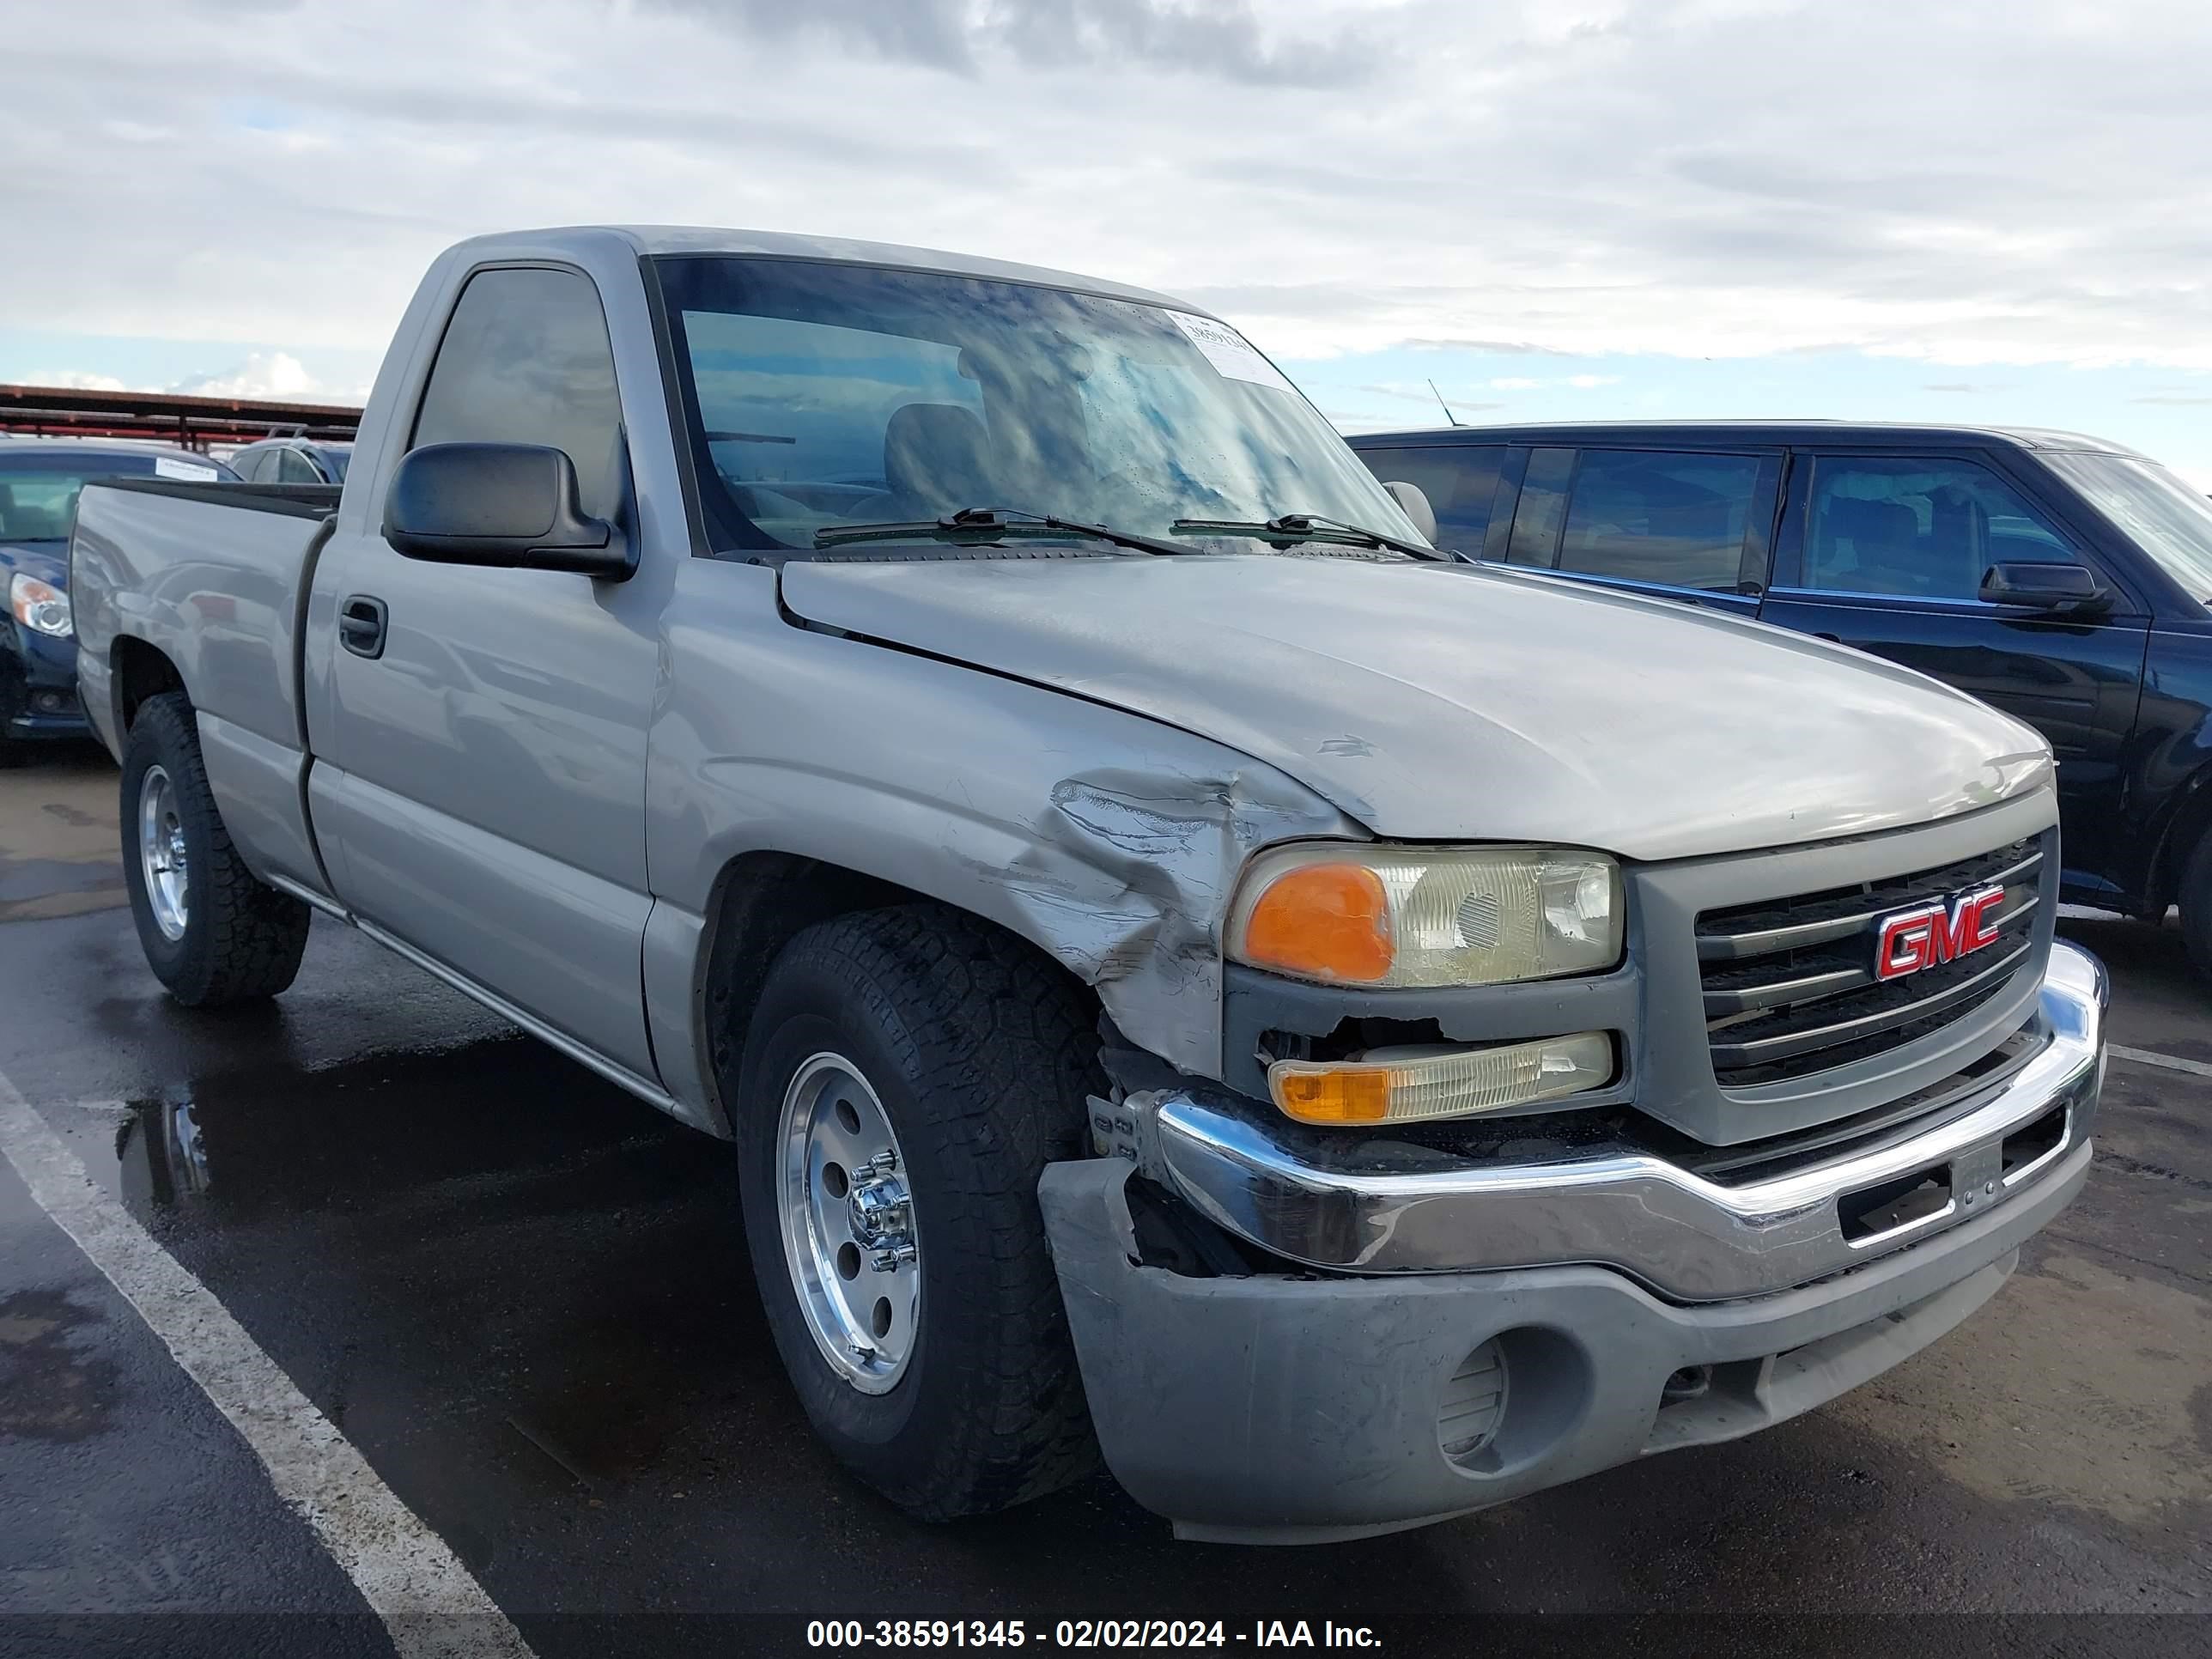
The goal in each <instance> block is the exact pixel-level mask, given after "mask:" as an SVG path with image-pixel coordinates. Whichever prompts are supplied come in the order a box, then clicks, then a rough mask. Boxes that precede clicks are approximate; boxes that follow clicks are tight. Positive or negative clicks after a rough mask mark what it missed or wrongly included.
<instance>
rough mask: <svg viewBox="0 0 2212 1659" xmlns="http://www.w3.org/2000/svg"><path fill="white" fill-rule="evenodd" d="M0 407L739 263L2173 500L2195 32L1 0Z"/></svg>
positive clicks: (1601, 15)
mask: <svg viewBox="0 0 2212 1659" xmlns="http://www.w3.org/2000/svg"><path fill="white" fill-rule="evenodd" d="M5 38H6V47H5V61H6V64H7V68H6V80H5V84H6V88H7V92H8V98H7V102H6V106H5V111H4V116H0V121H4V130H5V131H6V134H7V138H8V143H7V160H6V161H5V163H4V164H0V224H4V225H5V227H6V229H7V232H8V235H7V239H6V240H7V258H5V259H4V260H0V381H21V380H33V381H44V382H49V383H51V382H54V381H58V380H81V381H86V382H90V383H95V384H114V383H120V384H122V385H126V386H146V387H178V388H184V389H197V390H228V389H236V390H238V391H241V392H272V393H278V394H285V395H292V396H297V397H303V398H356V397H358V396H359V395H361V393H362V392H363V391H364V390H365V389H366V387H367V385H368V381H369V380H370V378H371V376H372V375H373V374H374V366H375V363H376V361H377V358H378V356H379V355H380V351H381V349H382V346H383V344H384V342H385V340H386V337H387V336H388V335H389V333H390V331H391V330H392V325H393V324H394V323H395V322H396V321H397V319H398V315H399V313H400V310H401V308H402V307H403V306H404V303H405V301H406V298H407V295H408V293H409V291H410V289H411V288H412V286H413V283H414V281H415V278H416V276H417V275H419V273H420V270H421V268H422V265H423V264H424V262H425V261H426V260H427V259H428V258H429V257H430V255H431V254H432V253H433V252H435V251H436V250H437V249H438V248H439V247H441V246H443V245H444V244H446V243H447V242H450V241H452V240H455V239H457V238H459V237H461V236H465V235H468V234H473V233H475V232H478V231H483V230H487V229H493V228H511V227H514V226H518V225H524V224H533V223H563V222H606V221H623V220H629V221H646V222H692V223H704V224H726V225H744V226H750V227H760V228H775V229H792V230H802V231H811V232H819V233H824V234H837V235H847V236H858V237H865V238H873V239H878V240H892V241H904V242H915V243H921V244H924V245H930V246H941V247H952V248H957V249H960V250H963V251H965V252H976V253H986V254H995V255H1000V256H1003V257H1007V258H1018V259H1025V260H1030V261H1035V262H1038V263H1044V264H1054V265H1060V266H1066V267H1070V268H1073V269H1075V270H1088V271H1091V272H1095V273H1097V274H1098V275H1101V276H1113V277H1117V278H1121V279H1124V280H1127V281H1133V282H1137V283H1144V284H1146V285H1149V286H1152V287H1156V288H1160V289H1166V290H1168V291H1169V292H1171V293H1176V294H1180V295H1185V296H1188V297H1190V298H1193V299H1195V300H1197V301H1201V302H1203V303H1205V304H1206V305H1208V306H1209V307H1212V309H1214V310H1216V311H1218V312H1219V313H1222V314H1223V315H1225V316H1226V317H1228V318H1229V319H1231V320H1232V321H1234V322H1236V323H1237V325H1239V326H1240V327H1242V328H1243V330H1244V331H1245V332H1246V333H1248V334H1249V335H1250V336H1251V337H1253V338H1254V339H1255V342H1256V343H1259V344H1260V345H1261V348H1262V349H1266V350H1267V351H1269V352H1270V353H1271V354H1272V355H1273V356H1275V357H1276V358H1277V359H1278V360H1279V362H1282V364H1283V365H1284V367H1285V368H1286V369H1287V370H1288V371H1289V373H1290V374H1291V375H1292V377H1293V378H1294V379H1296V380H1297V381H1298V382H1299V383H1300V384H1301V385H1302V386H1304V388H1305V389H1306V391H1307V392H1309V394H1310V395H1311V396H1312V397H1313V398H1314V399H1315V401H1316V403H1318V404H1320V405H1321V406H1322V409H1323V410H1326V411H1328V414H1329V415H1330V416H1332V417H1333V418H1334V419H1336V420H1337V421H1338V422H1339V423H1340V424H1341V425H1343V426H1344V427H1346V428H1376V427H1389V426H1397V425H1405V424H1413V425H1419V424H1425V423H1431V422H1434V421H1435V420H1436V419H1437V408H1436V404H1435V400H1434V398H1432V397H1431V394H1430V392H1429V389H1428V385H1427V382H1429V381H1430V380H1434V381H1435V382H1436V384H1437V386H1438V387H1439V388H1440V389H1441V391H1442V392H1443V395H1444V397H1445V398H1447V399H1449V402H1450V403H1451V404H1452V406H1453V407H1454V409H1455V410H1456V411H1457V412H1458V414H1459V416H1460V417H1461V418H1462V419H1463V420H1466V421H1468V422H1481V421H1490V420H1512V419H1523V418H1552V417H1562V416H1570V417H1601V416H1714V415H1832V416H1855V417H1899V418H1911V419H1941V420H1972V421H1998V422H2029V423H2034V424H2039V425H2058V426H2067V427H2073V428H2081V429H2085V430H2088V431H2092V432H2097V433H2100V434H2103V435H2108V436H2110V437H2113V438H2116V439H2118V440H2121V441H2126V442H2130V443H2133V444H2135V445H2136V446H2137V447H2142V448H2143V449H2146V450H2148V451H2149V452H2150V453H2153V454H2154V455H2157V456H2160V457H2161V458H2163V459H2166V460H2168V461H2170V462H2172V463H2173V464H2174V465H2177V466H2179V467H2180V468H2182V469H2183V470H2184V471H2186V472H2188V473H2189V474H2190V475H2191V477H2196V478H2197V479H2198V480H2200V481H2202V482H2203V483H2206V484H2207V485H2208V486H2212V165H2208V158H2212V97H2208V93H2207V79H2206V66H2207V64H2212V7H2208V6H2206V5H2204V4H2203V3H2202V0H2190V3H2180V4H2164V3H2126V0H2105V3H2093V4H2077V3H2060V0H1998V3H1980V0H1917V3H1912V4H1892V3H1887V0H1807V3H1799V0H1528V3H1524V0H1364V3H1362V0H1266V3H1259V0H1254V3H1239V0H1221V3H1209V0H526V3H506V4H502V3H475V0H470V3H455V0H435V3H434V0H348V3H324V0H299V3H283V0H222V3H220V4H212V3H210V4H199V3H146V4H138V3H131V0H70V3H67V4H59V3H55V4H37V5H32V4H19V5H15V6H11V7H10V8H9V11H8V18H7V31H6V37H5Z"/></svg>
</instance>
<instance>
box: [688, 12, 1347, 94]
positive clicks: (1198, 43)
mask: <svg viewBox="0 0 2212 1659" xmlns="http://www.w3.org/2000/svg"><path fill="white" fill-rule="evenodd" d="M650 3H651V4H653V6H655V7H658V8H659V9H665V10H668V11H671V12H675V13H678V14H680V15H687V16H691V17H696V18H698V19H700V20H702V21H705V22H708V23H709V24H712V25H714V27H720V28H723V29H726V30H728V31H730V32H731V33H734V34H737V35H738V36H740V37H742V38H744V39H746V40H757V41H763V42H768V43H771V44H776V45H782V46H799V45H802V44H805V43H807V42H810V41H813V42H821V43H825V44H829V45H832V46H851V47H857V48H859V49H860V51H863V52H867V53H868V54H870V55H871V56H872V57H876V58H884V59H889V60H891V61H894V62H904V63H910V64H921V65H924V66H927V67H929V68H932V69H939V70H951V71H952V72H954V73H956V74H960V75H963V76H969V77H971V78H980V77H981V76H984V75H985V74H987V73H988V72H989V71H990V70H993V69H994V68H995V67H997V64H998V63H999V62H1001V61H1003V62H1009V63H1011V64H1015V65H1018V66H1019V67H1022V68H1024V69H1052V70H1068V69H1071V68H1084V67H1092V66H1098V65H1108V66H1113V67H1117V68H1118V67H1121V66H1123V65H1127V64H1142V65H1144V66H1146V68H1148V69H1154V70H1169V71H1171V72H1174V73H1177V74H1182V75H1187V76H1197V77H1200V78H1217V79H1225V80H1230V81H1237V82H1246V83H1249V84H1251V85H1255V86H1291V87H1328V86H1344V85H1348V84H1351V83H1352V82H1358V81H1363V80H1365V79H1367V78H1369V77H1370V76H1372V75H1373V74H1374V73H1375V72H1376V70H1377V69H1378V68H1379V67H1380V64H1381V63H1382V60H1383V52H1382V51H1381V49H1380V47H1379V46H1378V45H1377V44H1376V41H1375V40H1372V39H1371V38H1370V37H1368V36H1367V35H1365V34H1364V33H1363V32H1362V31H1360V30H1358V28H1356V27H1352V26H1350V25H1348V24H1347V25H1345V26H1340V27H1338V28H1337V29H1335V30H1334V31H1333V32H1331V33H1328V34H1326V35H1324V36H1322V37H1321V38H1311V37H1307V38H1293V39H1287V40H1286V39H1280V38H1271V37H1270V35H1269V34H1268V33H1267V31H1266V30H1265V29H1263V28H1262V27H1261V21H1260V15H1259V13H1258V11H1257V10H1256V9H1255V8H1254V7H1253V6H1252V5H1251V4H1249V3H1247V0H1231V3H1218V0H1217V3H1210V4H1209V3H1198V0H1183V3H1177V0H806V3H804V4H793V3H792V0H650Z"/></svg>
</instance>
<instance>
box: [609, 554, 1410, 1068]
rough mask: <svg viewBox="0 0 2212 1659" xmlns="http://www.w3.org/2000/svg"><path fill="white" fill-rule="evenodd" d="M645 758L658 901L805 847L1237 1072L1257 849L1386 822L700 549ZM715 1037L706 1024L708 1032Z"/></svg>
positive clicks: (1123, 1018)
mask: <svg viewBox="0 0 2212 1659" xmlns="http://www.w3.org/2000/svg"><path fill="white" fill-rule="evenodd" d="M676 588H677V591H676V593H675V595H674V596H673V599H672V602H671V605H670V606H669V608H668V612H667V615H668V622H667V623H666V625H665V643H664V647H663V649H664V651H665V653H666V657H667V660H666V662H665V671H664V673H663V676H662V685H663V688H664V690H663V697H662V706H661V707H660V708H659V710H658V711H657V713H656V716H655V720H654V723H653V734H652V744H651V761H650V764H649V766H648V769H647V866H648V871H649V875H650V879H651V883H652V887H653V892H654V894H655V895H656V896H658V897H659V898H661V899H662V900H664V901H665V902H670V903H672V904H675V905H678V906H680V907H682V908H684V909H686V910H688V911H689V912H690V913H691V914H693V915H702V916H703V915H705V914H706V911H707V908H708V904H709V902H711V898H712V895H713V893H714V886H715V882H716V879H717V878H718V877H719V875H720V872H722V871H723V870H724V869H725V868H726V867H727V866H728V865H729V863H730V862H731V860H733V859H736V858H738V857H740V856H741V855H743V854H747V853H755V852H781V853H793V854H804V855H805V856H807V857H811V858H816V859H820V860H824V861H826V862H829V863H831V864H836V865H839V866H844V867H846V868H848V869H851V870H855V871H858V872H861V873H863V874H866V875H871V876H875V877H878V878H882V879H884V880H886V881H892V882H896V883H898V884H900V885H902V886H904V887H908V888H911V889H913V890H915V891H917V892H921V893H925V894H927V895H928V896H931V897H933V898H936V899H940V900H942V901H944V902H946V903H948V904H953V905H957V906H958V907H959V908H962V909H964V910H968V911H971V912H973V913H974V914H975V915H981V916H983V917H986V918H987V919H988V920H990V921H994V922H997V923H998V924H1000V926H1002V927H1006V928H1007V929H1009V930H1010V931H1012V932H1013V933H1017V934H1019V935H1020V936H1021V937H1022V938H1024V939H1028V940H1030V942H1031V943H1033V944H1035V945H1036V946H1037V947H1038V948H1039V949H1041V950H1042V951H1046V952H1047V953H1048V954H1049V955H1050V956H1052V957H1054V958H1055V959H1056V960H1058V961H1059V962H1060V963H1063V964H1065V965H1066V967H1067V968H1068V969H1069V970H1070V971H1072V972H1073V973H1074V974H1075V975H1077V976H1078V977H1079V978H1080V979H1081V980H1083V981H1084V982H1085V983H1086V984H1088V985H1091V986H1092V987H1096V988H1097V992H1098V994H1099V997H1100V999H1101V1000H1102V1001H1103V1003H1104V1005H1105V1006H1106V1010H1107V1012H1109V1014H1110V1015H1111V1016H1112V1017H1113V1018H1114V1020H1115V1024H1117V1025H1119V1026H1120V1027H1121V1030H1122V1032H1123V1033H1124V1034H1125V1035H1126V1036H1127V1037H1128V1038H1129V1039H1130V1041H1132V1042H1135V1043H1137V1044H1139V1045H1140V1046H1141V1047H1143V1048H1146V1049H1148V1050H1150V1051H1151V1052H1152V1053H1153V1054H1158V1055H1159V1056H1160V1057H1161V1058H1162V1059H1164V1060H1168V1061H1170V1063H1172V1064H1173V1065H1175V1066H1178V1067H1180V1068H1181V1069H1182V1070H1184V1071H1186V1072H1188V1073H1194V1074H1196V1075H1199V1076H1201V1077H1208V1078H1218V1076H1219V1075H1220V1070H1221V1003H1222V999H1221V928H1222V922H1223V919H1224V916H1225V914H1226V911H1227V908H1228V903H1229V896H1230V889H1231V885H1232V884H1233V883H1234V881H1235V879H1236V877H1237V871H1238V870H1239V869H1240V868H1241V866H1243V862H1244V860H1245V859H1246V858H1247V857H1248V856H1249V854H1251V853H1252V851H1253V850H1254V849H1255V848H1260V847H1263V846H1267V845H1270V844H1272V843H1273V842H1281V841H1287V840H1293V839H1300V838H1306V837H1335V838H1345V839H1361V840H1364V839H1367V838H1368V832H1367V830H1366V829H1365V828H1364V826H1362V825H1361V824H1359V823H1357V822H1356V821H1354V820H1353V819H1352V818H1350V817H1346V815H1345V814H1344V813H1343V812H1342V811H1340V810H1339V809H1338V808H1336V807H1334V806H1333V805H1330V804H1329V803H1328V802H1327V801H1325V800H1323V799H1322V798H1321V797H1320V796H1319V795H1317V794H1316V793H1314V792H1313V791H1311V790H1310V789H1309V788H1307V787H1305V786H1304V785H1303V784H1301V783H1298V782H1297V781H1294V780H1292V779H1291V778H1290V777H1288V776H1286V775H1284V774H1283V773H1282V772H1280V771H1279V770H1278V769H1275V768H1273V767H1272V766H1269V765H1267V764H1266V763H1262V762H1260V761H1256V760H1254V759H1253V758H1251V757H1249V756H1247V755H1243V754H1240V753H1238V752H1237V751H1236V750H1232V749H1229V748H1226V747H1225V746H1224V745H1222V744H1218V743H1215V742H1212V741H1211V740H1210V739H1207V738H1200V737H1197V736H1194V734H1192V733H1190V732H1184V731H1181V730H1179V729H1177V728H1176V727H1174V726H1168V725H1165V724H1163V723H1162V722H1160V721H1158V720H1152V719H1148V718H1146V717H1144V716H1142V715H1137V714H1127V713H1125V712H1123V711H1121V710H1120V709H1116V708H1109V707H1106V706H1104V705H1103V704H1100V703H1097V702H1091V701H1088V700H1086V699H1084V698H1082V697H1079V696H1069V695H1067V694H1066V693H1065V692H1060V691H1054V690H1048V689H1046V688H1044V687H1041V686H1037V685H1033V684H1029V683H1027V682H1026V681H1023V680H1019V679H1015V678H1008V677H1006V676H1004V675H1000V674H994V673H991V672H988V671H981V670H977V669H974V668H969V667H966V666H963V665H960V664H957V663H951V662H947V661H945V660H943V659H939V658H936V657H932V656H926V655H922V654H921V653H914V652H908V651H903V650H900V649H897V648H896V647H888V646H884V645H882V644H879V643H875V642H872V641H865V640H861V639H857V638H854V637H850V636H847V635H840V634H838V633H836V632H834V631H824V630H819V629H802V628H796V627H793V626H792V625H791V623H789V622H788V621H787V620H785V619H784V618H783V617H781V616H780V615H779V614H778V612H777V610H776V606H775V574H774V573H773V572H772V571H770V570H768V569H766V568H760V567H757V566H750V565H740V564H735V563H729V562H718V561H712V560H705V559H694V560H689V561H686V562H685V568H684V569H682V570H681V571H680V572H679V573H678V577H677V583H676ZM689 1035H690V1036H691V1037H692V1038H694V1039H695V1041H696V1036H697V1035H698V1034H697V1033H696V1032H692V1033H690V1034H689Z"/></svg>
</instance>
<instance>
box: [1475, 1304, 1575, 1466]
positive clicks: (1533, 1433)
mask: <svg viewBox="0 0 2212 1659" xmlns="http://www.w3.org/2000/svg"><path fill="white" fill-rule="evenodd" d="M1589 1401H1590V1364H1589V1356H1588V1355H1586V1354H1585V1353H1584V1352H1583V1350H1582V1348H1581V1347H1580V1346H1579V1345H1577V1343H1576V1342H1574V1341H1573V1340H1571V1338H1569V1337H1567V1336H1565V1335H1564V1334H1561V1333H1560V1332H1559V1331H1554V1330H1546V1329H1543V1328H1541V1327H1538V1326H1534V1325H1524V1326H1521V1327H1518V1328H1515V1329H1513V1330H1510V1331H1501V1332H1499V1333H1498V1334H1497V1335H1496V1336H1493V1337H1492V1338H1491V1339H1490V1340H1488V1341H1486V1342H1484V1343H1482V1344H1480V1346H1477V1347H1476V1348H1474V1350H1473V1351H1472V1352H1469V1353H1468V1356H1467V1358H1465V1359H1463V1360H1462V1361H1461V1362H1460V1364H1459V1369H1458V1370H1455V1371H1454V1372H1453V1373H1452V1375H1451V1377H1450V1380H1449V1382H1448V1383H1446V1384H1445V1386H1444V1394H1443V1406H1442V1407H1441V1408H1440V1410H1439V1411H1438V1413H1437V1439H1438V1442H1439V1443H1440V1444H1441V1446H1442V1448H1443V1454H1444V1456H1445V1458H1446V1459H1447V1460H1448V1461H1449V1462H1451V1463H1452V1464H1453V1466H1454V1467H1455V1468H1458V1469H1459V1470H1461V1471H1462V1473H1463V1474H1470V1475H1477V1476H1482V1477H1486V1478H1487V1477H1495V1476H1498V1475H1503V1474H1514V1473H1516V1472H1517V1471H1519V1470H1521V1469H1524V1468H1528V1466H1529V1465H1530V1464H1532V1463H1535V1462H1540V1461H1541V1460H1542V1459H1544V1458H1546V1457H1548V1456H1550V1455H1552V1454H1553V1452H1555V1451H1556V1450H1557V1449H1559V1447H1560V1446H1561V1445H1563V1444H1564V1443H1566V1442H1567V1441H1568V1440H1570V1439H1571V1437H1573V1434H1574V1431H1575V1428H1576V1426H1577V1425H1578V1424H1580V1423H1581V1421H1582V1419H1583V1416H1584V1415H1585V1414H1586V1413H1588V1412H1589Z"/></svg>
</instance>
